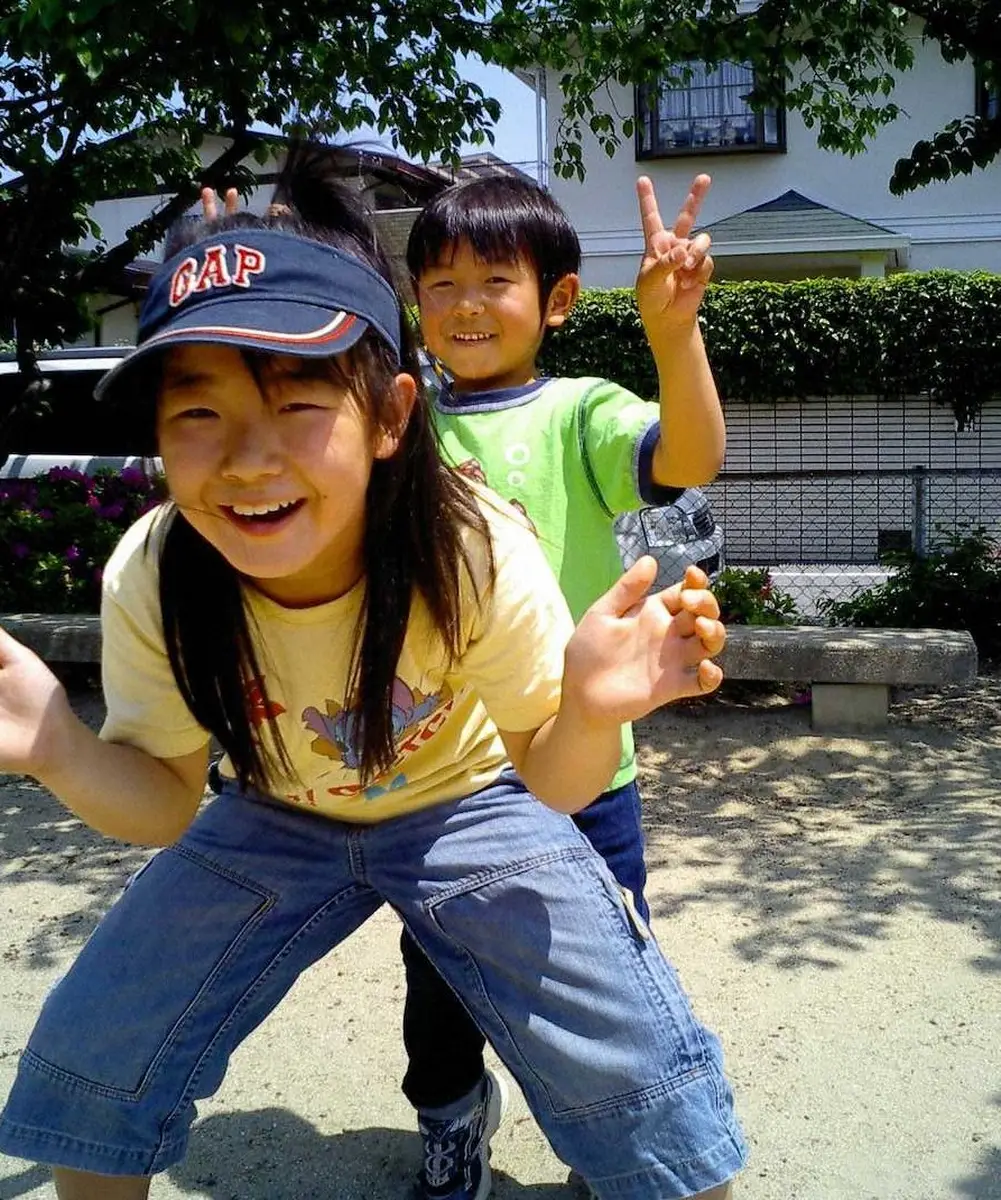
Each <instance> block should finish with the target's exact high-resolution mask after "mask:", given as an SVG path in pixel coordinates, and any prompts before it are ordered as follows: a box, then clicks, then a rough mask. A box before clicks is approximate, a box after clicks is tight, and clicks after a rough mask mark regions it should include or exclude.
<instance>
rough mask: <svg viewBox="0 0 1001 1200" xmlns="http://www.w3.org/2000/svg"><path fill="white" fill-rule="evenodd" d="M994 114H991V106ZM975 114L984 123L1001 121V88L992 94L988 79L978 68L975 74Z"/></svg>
mask: <svg viewBox="0 0 1001 1200" xmlns="http://www.w3.org/2000/svg"><path fill="white" fill-rule="evenodd" d="M992 105H993V106H994V113H993V115H992V114H991V111H990V110H991V106H992ZM974 113H975V115H976V116H978V117H980V118H981V119H982V120H984V121H1001V87H998V88H996V89H995V90H994V92H993V93H992V92H991V91H990V89H989V88H988V86H987V79H986V78H985V76H984V74H983V72H982V71H981V70H980V69H979V68H977V70H976V72H975V74H974Z"/></svg>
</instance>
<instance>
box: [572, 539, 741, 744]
mask: <svg viewBox="0 0 1001 1200" xmlns="http://www.w3.org/2000/svg"><path fill="white" fill-rule="evenodd" d="M656 576H657V563H656V561H655V560H654V559H653V558H651V557H650V556H649V555H647V556H645V557H643V558H641V559H640V560H639V561H638V562H637V563H635V564H634V565H633V566H632V567H631V568H630V569H629V570H628V571H627V572H626V573H625V574H624V575H623V576H622V578H621V579H619V581H618V582H617V583H616V584H614V586H613V587H611V588H610V589H609V590H608V591H607V592H606V593H605V595H604V596H602V597H601V598H600V599H599V600H597V601H596V602H595V603H594V604H592V605H591V607H590V608H589V609H588V610H587V612H586V613H585V614H584V616H583V618H582V619H581V622H580V624H579V625H578V626H577V629H576V631H575V633H574V635H573V637H572V638H571V639H570V643H569V645H568V646H567V654H566V670H565V673H564V693H563V694H564V699H565V700H566V701H568V702H570V703H571V704H572V705H573V706H574V707H576V708H577V710H578V712H579V714H580V717H581V719H582V720H583V721H584V722H585V723H588V724H592V725H607V724H616V725H620V724H623V723H625V722H626V721H633V720H636V719H637V718H638V717H643V716H645V715H646V714H647V713H648V712H652V711H653V709H655V708H659V707H660V706H661V705H663V704H668V703H670V702H671V701H672V700H678V699H680V698H681V697H683V696H700V695H704V694H705V693H707V692H711V691H714V690H715V689H716V688H717V687H719V685H720V683H721V682H722V680H723V672H722V671H721V670H720V668H719V667H718V666H717V665H716V664H715V663H714V662H712V661H711V659H712V657H713V655H716V654H719V652H720V651H721V650H722V649H723V645H724V643H725V641H726V630H725V629H724V627H723V625H722V624H721V622H720V620H719V605H718V604H717V603H716V598H715V596H713V594H712V592H710V591H709V590H708V586H707V584H708V580H707V579H706V576H705V574H704V573H703V572H702V571H700V570H699V569H698V568H697V567H689V568H688V570H687V571H686V572H685V578H684V580H683V582H681V583H677V584H675V585H674V586H673V587H670V588H667V589H665V590H664V591H662V592H657V593H655V594H654V595H648V594H647V593H648V592H649V589H650V585H651V584H652V583H653V581H654V579H655V578H656Z"/></svg>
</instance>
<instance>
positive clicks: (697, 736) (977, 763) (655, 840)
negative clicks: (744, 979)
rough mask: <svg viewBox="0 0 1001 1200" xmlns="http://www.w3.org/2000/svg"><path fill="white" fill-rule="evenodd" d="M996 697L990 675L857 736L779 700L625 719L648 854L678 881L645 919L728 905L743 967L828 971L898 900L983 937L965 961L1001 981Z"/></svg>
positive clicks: (998, 691)
mask: <svg viewBox="0 0 1001 1200" xmlns="http://www.w3.org/2000/svg"><path fill="white" fill-rule="evenodd" d="M978 683H979V681H978ZM985 691H986V695H985V694H984V693H985ZM999 697H1001V681H998V680H991V681H985V682H984V683H983V685H982V686H981V688H980V690H979V691H977V692H975V693H973V694H972V695H970V696H965V697H959V698H956V699H950V698H949V697H948V696H945V697H934V698H918V699H912V700H910V701H908V702H907V703H905V704H904V705H902V706H901V707H900V708H898V709H896V710H895V713H894V719H893V722H892V723H891V726H890V728H889V729H888V730H886V731H885V732H883V733H881V734H880V735H879V736H873V737H867V738H866V739H865V740H862V739H855V738H848V737H844V738H834V737H822V736H816V735H813V734H811V733H810V729H809V713H808V710H807V709H806V708H802V707H800V708H796V707H790V706H785V707H783V708H779V709H775V708H770V707H767V706H762V707H757V708H756V707H755V706H754V705H753V704H752V705H746V704H745V705H743V706H741V708H740V711H736V710H735V707H734V706H733V705H732V704H729V705H728V704H725V703H724V704H717V705H709V706H705V705H703V706H702V707H697V706H696V707H691V708H687V709H685V708H682V709H678V708H675V709H672V710H664V711H661V712H659V713H657V714H655V715H654V716H653V717H651V718H649V719H648V720H646V721H644V722H642V723H640V724H639V725H637V730H636V732H637V745H638V747H639V751H640V762H641V764H642V770H641V790H642V792H643V796H644V815H645V819H646V824H647V829H648V834H649V848H648V854H647V862H648V864H649V866H650V867H651V869H654V868H658V867H663V868H665V876H666V878H667V879H668V880H671V879H672V878H673V879H676V880H680V881H681V882H680V883H675V884H671V883H669V885H668V890H667V894H661V895H659V896H658V897H657V898H656V902H655V905H654V912H655V915H656V916H658V917H666V918H671V917H675V916H678V915H679V914H682V913H684V912H686V911H692V910H693V909H697V908H701V907H709V908H714V909H717V910H719V909H720V908H721V907H722V908H728V909H729V910H730V911H732V913H733V927H734V929H735V937H734V943H733V944H734V948H735V950H736V952H737V953H738V954H739V955H740V956H742V957H743V958H744V959H745V960H747V961H748V962H757V961H768V962H771V963H772V964H773V965H776V966H779V967H788V968H794V967H798V966H800V965H804V964H811V965H813V966H818V967H829V968H833V967H835V966H836V965H837V962H838V961H839V958H840V956H841V955H843V954H844V953H845V952H846V951H848V952H850V951H853V950H857V949H860V948H862V946H863V945H864V944H865V942H866V940H867V939H879V938H883V937H885V936H887V935H888V928H887V926H888V922H889V920H890V918H891V917H892V916H895V915H897V914H898V913H901V912H906V911H908V910H910V911H912V912H916V913H921V914H924V915H926V916H927V915H930V916H932V917H934V918H935V919H937V920H939V921H941V922H944V923H946V924H950V925H963V926H966V927H969V928H971V929H973V930H974V931H976V932H977V933H978V934H979V935H980V936H981V937H983V938H985V939H986V941H987V942H988V943H989V947H990V949H989V952H988V953H986V954H984V955H983V956H981V957H980V958H979V959H978V960H977V961H975V962H974V963H972V964H971V965H972V966H973V967H974V968H975V969H976V970H978V971H981V972H983V973H985V974H994V975H996V976H998V979H997V983H998V985H999V986H1001V731H999V729H998V721H999V716H998V714H999V712H1001V707H999ZM693 867H697V868H698V876H697V884H696V883H695V882H692V883H691V886H688V885H687V884H686V883H685V880H693V879H694V877H693V876H691V875H690V874H689V873H688V872H687V871H686V870H685V868H693ZM672 868H674V874H673V875H672Z"/></svg>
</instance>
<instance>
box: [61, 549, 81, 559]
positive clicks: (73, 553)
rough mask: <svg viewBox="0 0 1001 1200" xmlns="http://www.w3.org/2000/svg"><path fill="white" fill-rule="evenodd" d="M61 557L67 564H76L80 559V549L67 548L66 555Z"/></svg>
mask: <svg viewBox="0 0 1001 1200" xmlns="http://www.w3.org/2000/svg"><path fill="white" fill-rule="evenodd" d="M63 557H64V558H65V559H66V561H67V562H76V560H77V559H78V558H79V557H80V547H79V546H67V547H66V553H65V554H64V555H63Z"/></svg>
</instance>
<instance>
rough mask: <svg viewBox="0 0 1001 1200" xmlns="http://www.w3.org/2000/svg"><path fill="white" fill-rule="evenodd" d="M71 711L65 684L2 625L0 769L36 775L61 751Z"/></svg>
mask: <svg viewBox="0 0 1001 1200" xmlns="http://www.w3.org/2000/svg"><path fill="white" fill-rule="evenodd" d="M68 715H70V708H69V702H68V701H67V699H66V693H65V691H64V690H63V686H62V684H61V683H60V682H59V680H58V679H56V677H55V675H53V674H52V672H51V671H50V670H49V668H48V667H47V666H46V665H45V664H44V663H43V662H42V660H41V659H40V658H39V657H38V656H37V655H36V654H34V653H32V651H31V650H29V649H28V648H27V646H22V645H21V643H20V642H19V641H17V640H16V639H15V638H12V637H11V636H10V634H9V633H7V631H6V630H5V629H2V628H0V771H16V772H17V773H18V774H24V775H38V774H39V773H40V772H41V771H42V769H43V767H44V764H45V761H46V758H47V756H48V755H50V754H53V753H55V754H58V751H59V746H60V736H59V732H58V730H59V722H60V720H61V719H63V718H64V717H66V716H68Z"/></svg>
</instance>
